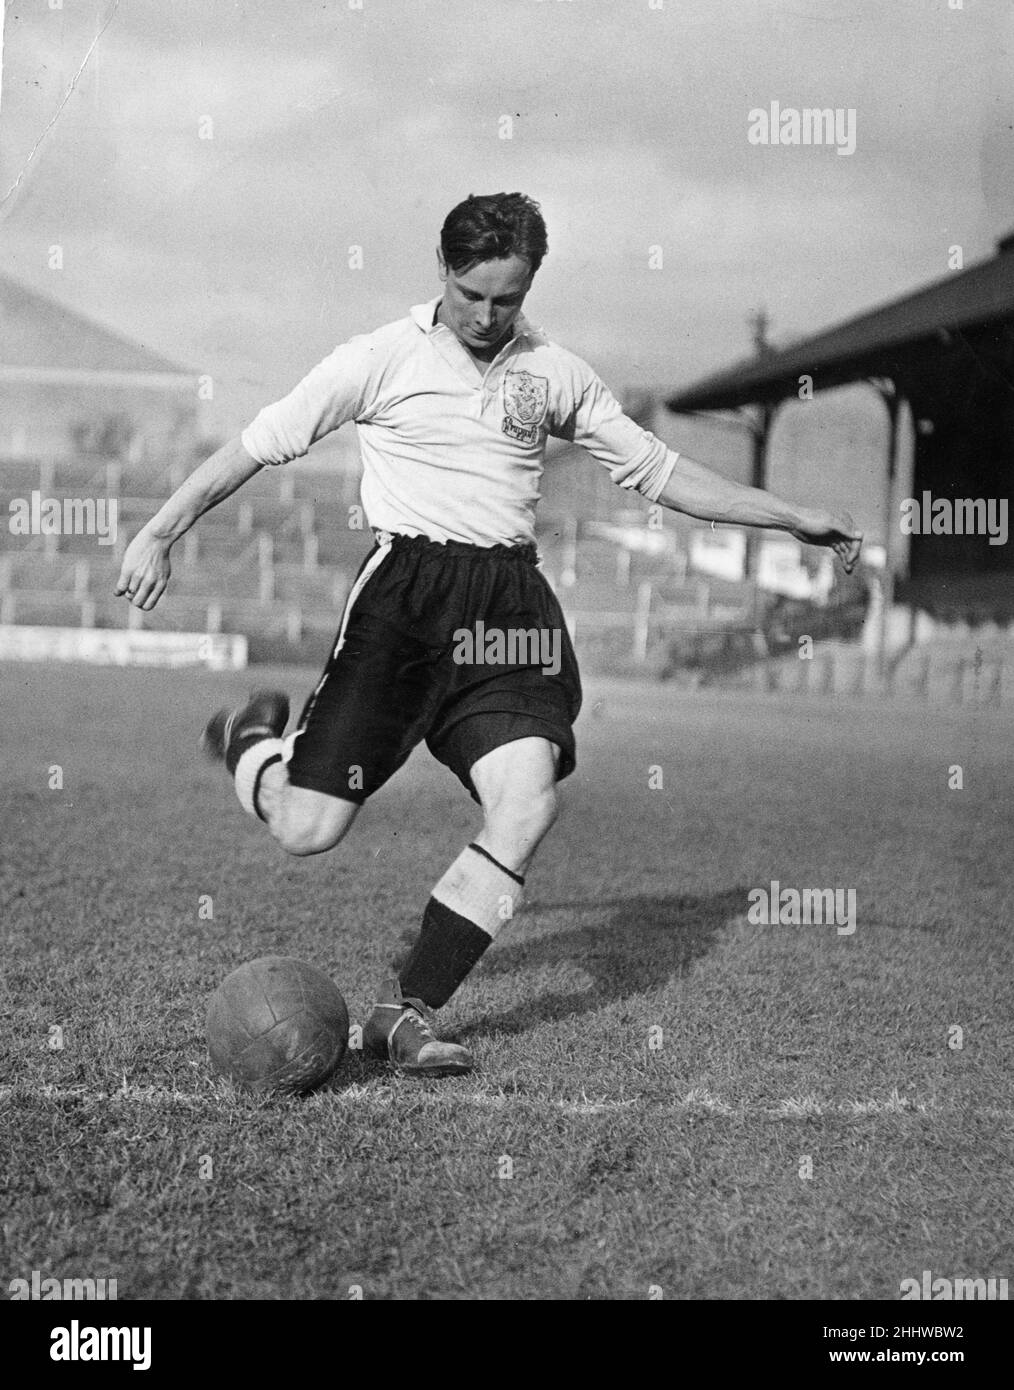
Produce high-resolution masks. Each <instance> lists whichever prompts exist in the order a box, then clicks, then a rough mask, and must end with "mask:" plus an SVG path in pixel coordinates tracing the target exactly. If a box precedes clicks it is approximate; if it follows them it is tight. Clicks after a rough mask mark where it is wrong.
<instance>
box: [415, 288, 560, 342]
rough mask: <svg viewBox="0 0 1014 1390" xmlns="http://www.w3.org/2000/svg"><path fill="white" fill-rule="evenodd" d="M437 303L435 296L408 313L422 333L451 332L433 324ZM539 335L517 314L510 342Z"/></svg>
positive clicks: (523, 317)
mask: <svg viewBox="0 0 1014 1390" xmlns="http://www.w3.org/2000/svg"><path fill="white" fill-rule="evenodd" d="M439 303H440V295H437V297H436V298H435V299H430V300H428V301H427V302H426V303H425V304H415V305H413V307H412V308H411V310H410V311H409V312H410V314H411V316H412V318H413V319H414V320H415V322H416V323H417V324H418V326H419V327H420V328H421V329H422V331H423V332H424V333H427V334H431V333H437V332H442V331H445V332H447V333H450V332H451V330H450V329H449V328H448V327H447V325H446V324H443V323H435V322H434V319H435V318H436V312H437V305H438V304H439ZM540 333H541V330H540V329H538V328H533V327H532V325H531V324H530V323H529V322H528V320H527V319H526V318H525V316H524V314H518V316H517V318H516V319H515V320H514V333H513V335H512V336H511V339H510V342H514V341H515V340H516V339H517V338H534V337H537V336H540ZM451 336H452V337H453V336H454V335H453V333H452V334H451ZM505 346H506V345H505Z"/></svg>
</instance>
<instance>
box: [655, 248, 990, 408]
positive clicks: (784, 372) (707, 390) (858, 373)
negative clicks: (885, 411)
mask: <svg viewBox="0 0 1014 1390" xmlns="http://www.w3.org/2000/svg"><path fill="white" fill-rule="evenodd" d="M1012 320H1014V233H1010V234H1008V235H1007V236H1006V237H1004V238H1003V239H1002V240H1001V241H1000V242H998V244H997V254H996V255H995V256H994V257H992V258H991V259H990V260H988V261H981V262H979V263H977V264H976V265H972V266H969V267H968V269H967V270H963V271H955V272H953V273H952V274H950V275H948V276H947V277H946V278H944V279H942V280H938V281H936V282H935V283H934V284H932V285H928V286H927V287H926V288H925V289H921V290H916V291H915V292H914V293H913V294H909V295H905V296H903V297H902V298H901V299H896V300H893V301H892V302H890V303H888V304H884V305H881V306H880V307H879V308H876V309H871V310H869V311H868V312H867V313H864V314H860V315H859V316H858V317H856V318H853V319H848V320H846V321H845V322H844V323H841V324H838V325H837V326H836V327H834V328H828V329H825V330H824V332H822V333H817V334H815V335H814V336H813V337H810V338H804V339H802V340H801V341H799V342H796V343H791V344H789V345H788V346H786V347H783V348H774V349H768V350H767V351H766V352H765V353H764V354H763V355H762V356H759V357H751V358H749V359H747V360H745V361H742V362H739V363H737V364H735V365H733V366H732V367H729V368H727V369H726V370H724V371H721V372H718V373H716V374H715V375H713V376H709V377H705V378H704V379H703V380H701V381H698V382H696V383H694V385H692V386H688V387H686V388H685V389H684V390H682V391H679V392H677V393H676V394H675V395H674V396H671V397H670V398H668V399H667V401H666V405H667V406H668V408H669V409H670V410H673V411H676V412H680V411H692V410H728V409H735V408H736V407H738V406H743V405H751V404H757V403H760V402H773V401H777V400H780V399H782V398H783V397H785V396H788V395H795V394H796V392H797V390H798V386H799V378H800V376H802V375H804V374H808V375H810V376H812V377H813V380H814V386H815V387H818V388H820V389H826V388H828V387H831V386H841V385H844V384H845V383H847V382H851V381H857V380H862V379H865V378H867V377H871V376H886V377H891V376H894V375H895V374H896V373H897V372H898V370H899V368H900V366H901V364H902V362H903V361H904V359H905V358H906V357H907V356H909V355H910V354H911V353H912V352H913V351H917V350H918V349H919V348H920V347H932V346H933V345H934V344H939V343H940V342H941V341H944V342H946V340H947V336H948V334H949V333H951V332H954V333H958V332H961V331H964V330H968V329H973V328H974V329H982V328H988V327H989V325H991V324H994V323H1001V322H1003V321H1007V322H1008V323H1009V322H1011V321H1012Z"/></svg>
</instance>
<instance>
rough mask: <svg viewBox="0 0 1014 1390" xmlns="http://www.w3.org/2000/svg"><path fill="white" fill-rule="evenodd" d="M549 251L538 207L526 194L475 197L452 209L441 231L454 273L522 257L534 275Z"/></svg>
mask: <svg viewBox="0 0 1014 1390" xmlns="http://www.w3.org/2000/svg"><path fill="white" fill-rule="evenodd" d="M548 249H549V243H548V241H547V238H546V224H545V222H544V221H543V219H542V213H541V212H540V211H539V205H538V203H536V202H535V201H534V199H532V198H527V197H526V196H525V195H524V194H523V193H489V194H486V195H485V196H482V197H478V196H476V195H475V194H472V195H471V196H470V197H468V198H466V199H465V201H464V202H463V203H459V204H458V206H457V207H456V208H452V209H451V211H450V212H449V213H448V214H447V218H446V220H445V222H444V225H443V227H442V228H441V231H440V250H441V251H442V252H443V257H444V260H445V261H446V262H447V264H448V266H449V267H450V268H451V270H453V271H463V270H470V269H471V268H472V266H473V265H478V264H479V262H480V261H500V260H504V259H505V258H506V257H507V256H523V257H524V258H525V260H527V261H528V263H529V265H530V266H531V267H532V274H533V275H534V274H535V272H536V271H537V270H538V268H539V266H540V265H541V264H542V258H543V256H544V255H545V254H546V251H547V250H548Z"/></svg>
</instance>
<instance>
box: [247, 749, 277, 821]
mask: <svg viewBox="0 0 1014 1390" xmlns="http://www.w3.org/2000/svg"><path fill="white" fill-rule="evenodd" d="M281 761H282V755H281V753H275V754H274V756H273V757H270V758H265V760H264V762H263V763H261V766H260V770H259V771H258V773H257V776H256V777H255V778H254V784H253V793H252V796H253V808H254V810H255V811H256V812H257V818H258V820H262V821H263V822H264V824H265V825H267V817H266V816H265V815H264V814H263V812H262V811H261V804H260V802H259V801H258V799H257V798H258V796H259V795H260V790H261V778H262V777H263V776H264V774H265V772H267V770H268V768H269V767H274V765H275V763H280V762H281Z"/></svg>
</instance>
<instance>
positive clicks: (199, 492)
mask: <svg viewBox="0 0 1014 1390" xmlns="http://www.w3.org/2000/svg"><path fill="white" fill-rule="evenodd" d="M262 467H263V464H260V463H257V462H256V460H255V459H252V458H251V457H250V455H249V454H248V453H247V451H246V449H244V447H243V445H242V443H241V442H240V440H239V439H238V438H236V439H231V440H230V441H229V442H228V444H223V445H222V447H221V449H217V450H216V451H215V452H214V453H213V454H212V455H211V457H210V458H208V459H205V461H204V462H203V463H202V464H201V465H200V466H199V467H198V468H195V469H194V471H193V473H191V475H190V477H189V478H187V480H186V482H184V483H183V484H181V486H180V487H178V488H177V489H176V491H175V492H174V493H173V495H172V496H171V497H170V498H169V500H168V501H167V502H166V503H165V504H164V506H162V507H161V508H160V509H159V510H158V511H157V512H156V513H155V515H154V516H153V517H152V519H151V520H150V521H149V522H148V523H147V524H146V525H145V526H142V527H141V529H140V531H138V533H137V535H136V536H135V537H134V539H133V540H132V541H131V542H130V544H129V545H128V546H127V549H126V551H125V552H124V556H123V564H122V566H121V568H120V577H119V579H118V580H117V583H116V590H115V592H116V593H117V594H123V595H125V596H126V597H127V598H128V599H129V600H130V602H131V603H132V604H133V605H134V607H135V608H141V609H144V611H145V612H148V611H149V610H150V609H152V608H154V607H155V605H156V603H158V601H159V599H160V598H161V597H162V595H163V593H165V587H166V585H167V584H168V583H169V576H170V574H171V572H172V570H171V566H170V564H169V551H170V550H171V549H172V547H173V546H174V545H175V543H176V542H177V541H178V540H179V538H180V536H182V535H184V534H185V533H186V532H187V531H189V530H190V528H191V526H193V524H194V522H195V521H196V520H197V518H198V517H199V516H203V515H204V513H205V512H206V511H209V510H210V509H211V508H212V507H214V506H216V505H217V504H218V503H219V502H222V501H224V500H225V498H226V497H230V496H231V495H232V493H234V492H235V491H236V489H237V488H238V487H242V485H243V484H244V483H245V482H246V481H247V480H248V479H249V478H252V477H253V475H254V474H255V473H259V472H260V470H261V468H262Z"/></svg>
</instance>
